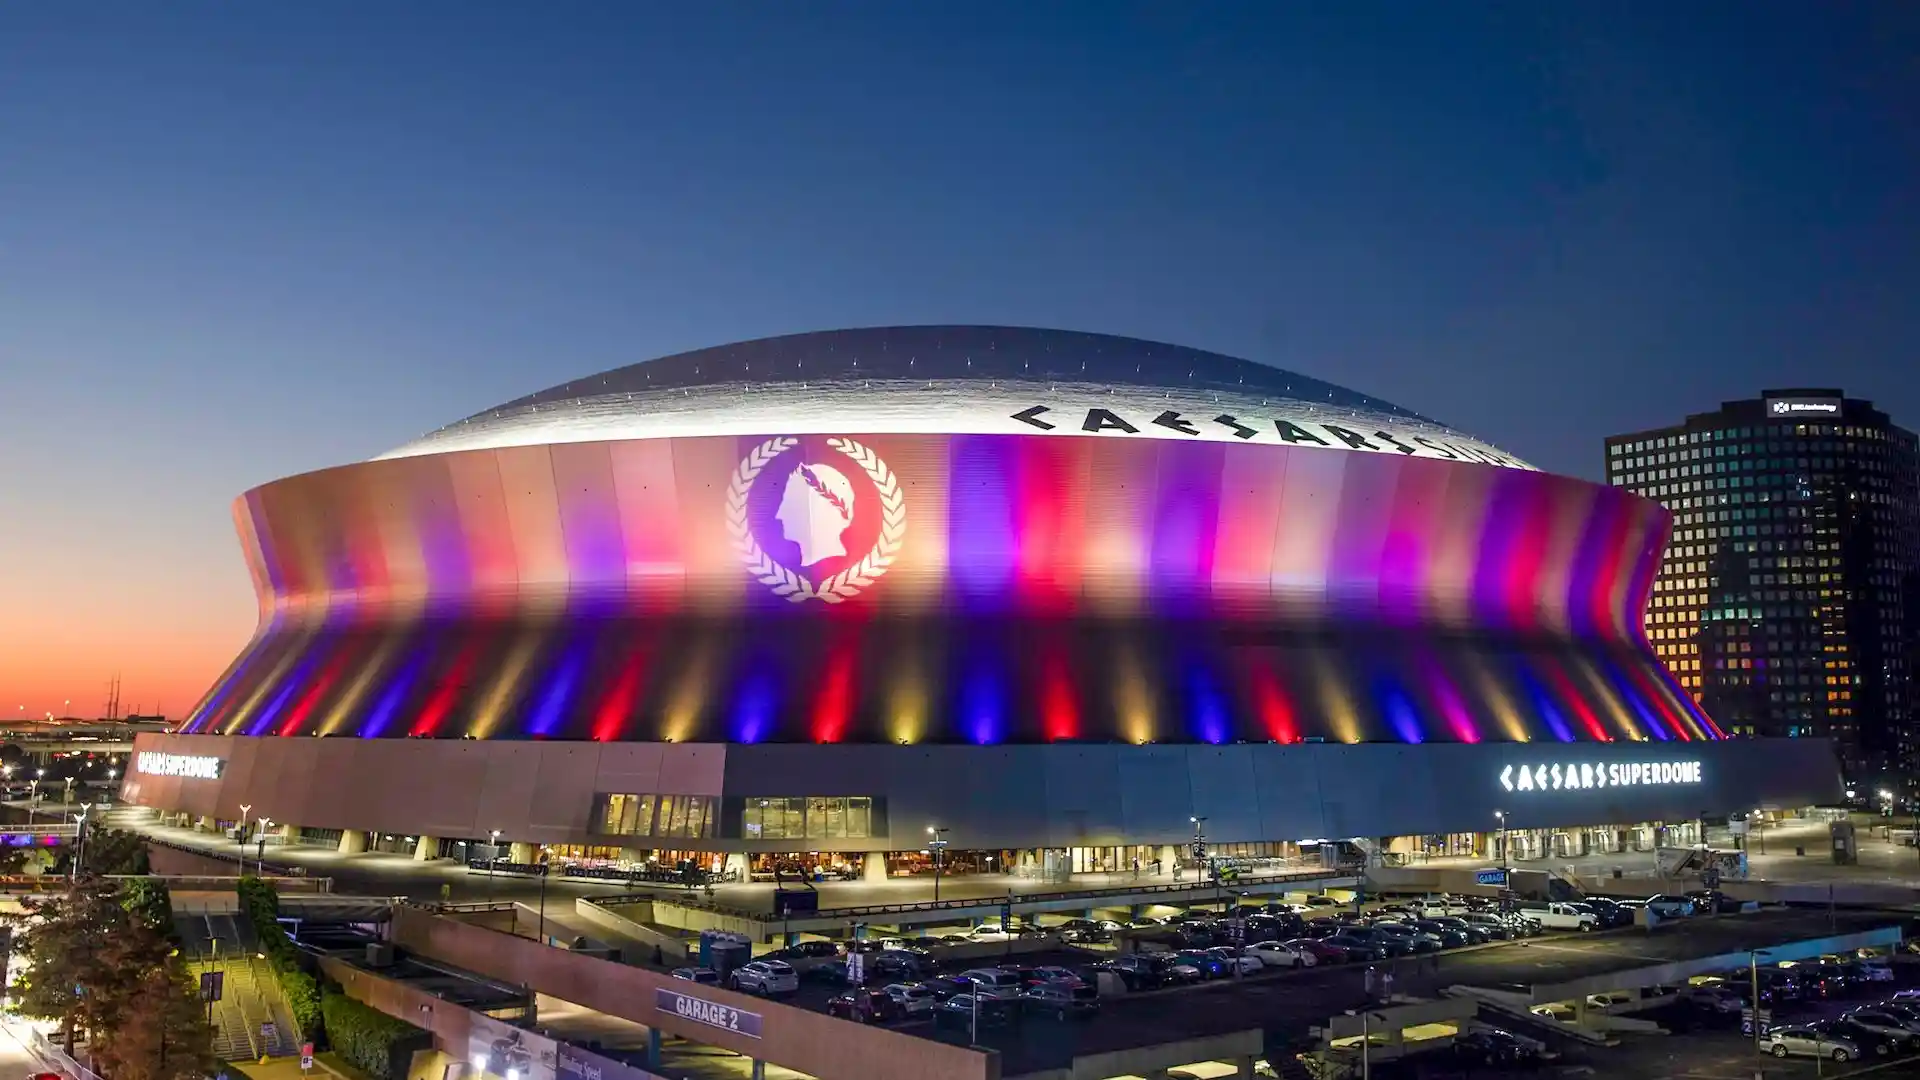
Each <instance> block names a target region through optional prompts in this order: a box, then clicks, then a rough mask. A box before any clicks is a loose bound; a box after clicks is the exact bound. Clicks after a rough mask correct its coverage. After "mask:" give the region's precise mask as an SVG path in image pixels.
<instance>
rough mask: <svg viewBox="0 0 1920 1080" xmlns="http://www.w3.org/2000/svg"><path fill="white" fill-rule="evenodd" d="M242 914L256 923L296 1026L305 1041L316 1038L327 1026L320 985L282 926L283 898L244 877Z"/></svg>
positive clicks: (256, 928) (261, 949) (267, 887)
mask: <svg viewBox="0 0 1920 1080" xmlns="http://www.w3.org/2000/svg"><path fill="white" fill-rule="evenodd" d="M238 891H239V893H240V911H241V913H242V914H244V915H246V917H247V919H248V921H250V922H252V923H253V932H254V933H255V934H256V935H258V936H259V938H260V951H261V952H264V953H266V954H267V964H268V966H270V967H272V968H273V973H274V975H275V976H276V977H277V978H278V979H279V980H280V992H281V993H283V994H285V995H286V996H287V1006H288V1007H289V1008H291V1009H292V1010H293V1022H294V1024H295V1026H297V1027H298V1028H299V1029H300V1031H299V1033H298V1034H300V1035H301V1036H302V1037H304V1038H315V1037H317V1036H318V1035H319V1034H320V1032H321V1024H322V1022H323V1016H324V1014H323V1013H322V1010H321V1008H320V984H319V983H318V982H317V981H315V980H314V977H313V976H312V975H309V974H307V972H306V971H305V970H304V969H303V968H301V966H300V950H299V949H297V948H295V947H294V944H293V942H292V941H290V940H288V938H287V932H286V930H285V929H283V928H282V927H281V925H280V922H279V916H280V894H279V892H277V891H276V890H275V889H274V887H273V886H272V885H270V884H268V883H267V882H265V881H262V880H260V879H259V878H257V877H253V876H251V875H249V876H246V877H242V878H241V879H240V884H239V886H238Z"/></svg>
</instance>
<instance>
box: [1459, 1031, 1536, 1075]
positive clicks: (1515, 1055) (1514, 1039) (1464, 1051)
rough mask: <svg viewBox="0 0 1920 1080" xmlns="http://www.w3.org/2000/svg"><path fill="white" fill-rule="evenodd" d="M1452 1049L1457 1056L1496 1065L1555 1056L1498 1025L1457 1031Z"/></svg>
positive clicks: (1531, 1061)
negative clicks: (1458, 1033) (1462, 1032)
mask: <svg viewBox="0 0 1920 1080" xmlns="http://www.w3.org/2000/svg"><path fill="white" fill-rule="evenodd" d="M1452 1049H1453V1053H1454V1056H1456V1057H1460V1058H1464V1059H1466V1060H1468V1061H1471V1062H1474V1063H1475V1064H1479V1065H1492V1066H1495V1067H1499V1066H1509V1065H1529V1064H1532V1063H1534V1062H1538V1061H1543V1060H1546V1059H1547V1058H1549V1057H1552V1056H1553V1055H1552V1054H1551V1053H1549V1052H1548V1051H1545V1050H1543V1049H1541V1048H1540V1047H1539V1046H1538V1045H1536V1044H1534V1043H1532V1042H1529V1041H1526V1040H1523V1039H1521V1038H1520V1037H1519V1036H1517V1035H1515V1034H1514V1033H1513V1032H1511V1031H1507V1030H1506V1029H1504V1028H1496V1027H1477V1028H1474V1029H1473V1030H1472V1031H1468V1032H1466V1033H1464V1034H1462V1035H1457V1036H1455V1037H1454V1040H1453V1047H1452Z"/></svg>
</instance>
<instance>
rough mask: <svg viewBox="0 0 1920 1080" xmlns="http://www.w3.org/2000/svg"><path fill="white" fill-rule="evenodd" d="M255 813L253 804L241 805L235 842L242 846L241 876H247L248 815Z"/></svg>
mask: <svg viewBox="0 0 1920 1080" xmlns="http://www.w3.org/2000/svg"><path fill="white" fill-rule="evenodd" d="M252 812H253V804H252V803H244V802H243V803H241V804H240V830H239V835H238V836H236V837H235V840H236V842H237V843H239V845H240V876H241V877H246V876H247V815H248V814H249V813H252Z"/></svg>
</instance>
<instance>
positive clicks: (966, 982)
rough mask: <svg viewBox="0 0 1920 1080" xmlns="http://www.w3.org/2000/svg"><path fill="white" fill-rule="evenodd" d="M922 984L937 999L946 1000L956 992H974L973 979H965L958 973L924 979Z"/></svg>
mask: <svg viewBox="0 0 1920 1080" xmlns="http://www.w3.org/2000/svg"><path fill="white" fill-rule="evenodd" d="M920 985H921V986H922V987H924V988H925V989H926V991H927V993H929V994H932V995H933V998H934V1000H935V1001H945V1000H947V999H948V998H950V997H953V996H954V995H955V994H968V993H972V992H973V980H972V979H963V978H961V977H960V976H958V975H942V976H940V977H939V978H935V979H927V980H924V981H923V982H921V983H920Z"/></svg>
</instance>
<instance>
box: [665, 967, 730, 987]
mask: <svg viewBox="0 0 1920 1080" xmlns="http://www.w3.org/2000/svg"><path fill="white" fill-rule="evenodd" d="M669 974H671V975H672V976H673V977H674V978H676V979H685V980H687V981H688V982H697V983H699V984H700V985H701V986H719V985H720V973H719V972H717V971H715V970H713V969H712V968H705V967H682V968H674V969H673V971H672V972H670V973H669Z"/></svg>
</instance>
